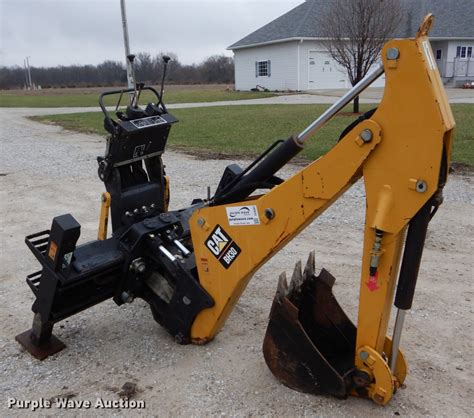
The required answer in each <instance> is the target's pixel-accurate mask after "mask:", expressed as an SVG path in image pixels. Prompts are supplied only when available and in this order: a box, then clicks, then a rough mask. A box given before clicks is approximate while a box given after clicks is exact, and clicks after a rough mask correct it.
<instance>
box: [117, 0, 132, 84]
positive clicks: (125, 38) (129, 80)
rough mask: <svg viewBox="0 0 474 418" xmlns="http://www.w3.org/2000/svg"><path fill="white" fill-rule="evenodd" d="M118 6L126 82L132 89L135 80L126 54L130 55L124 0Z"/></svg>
mask: <svg viewBox="0 0 474 418" xmlns="http://www.w3.org/2000/svg"><path fill="white" fill-rule="evenodd" d="M120 7H121V9H122V27H123V43H124V45H125V62H126V64H127V84H128V88H129V89H133V88H134V87H135V80H134V79H133V72H132V63H131V62H130V60H129V59H128V56H129V55H130V41H129V39H128V26H127V10H126V9H125V0H120Z"/></svg>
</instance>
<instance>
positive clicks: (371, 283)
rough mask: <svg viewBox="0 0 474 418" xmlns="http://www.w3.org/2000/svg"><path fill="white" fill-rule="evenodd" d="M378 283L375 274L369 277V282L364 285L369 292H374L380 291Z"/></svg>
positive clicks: (376, 273)
mask: <svg viewBox="0 0 474 418" xmlns="http://www.w3.org/2000/svg"><path fill="white" fill-rule="evenodd" d="M378 281H379V273H378V272H375V274H374V275H373V276H369V281H368V282H367V283H366V285H367V287H368V288H369V290H370V291H371V292H375V291H376V290H379V289H380V286H379V285H378Z"/></svg>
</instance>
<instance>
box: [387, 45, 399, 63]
mask: <svg viewBox="0 0 474 418" xmlns="http://www.w3.org/2000/svg"><path fill="white" fill-rule="evenodd" d="M398 58H400V51H399V50H398V48H389V49H388V50H387V59H388V60H397V59H398Z"/></svg>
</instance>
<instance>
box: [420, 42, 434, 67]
mask: <svg viewBox="0 0 474 418" xmlns="http://www.w3.org/2000/svg"><path fill="white" fill-rule="evenodd" d="M423 49H424V50H425V55H426V59H427V60H428V64H429V67H430V68H431V69H432V70H434V69H435V68H436V63H435V60H434V58H433V54H432V52H431V48H430V45H429V43H428V41H423Z"/></svg>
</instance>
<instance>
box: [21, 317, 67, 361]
mask: <svg viewBox="0 0 474 418" xmlns="http://www.w3.org/2000/svg"><path fill="white" fill-rule="evenodd" d="M53 326H54V324H53V322H51V321H43V320H42V318H41V314H40V313H36V314H35V316H34V318H33V325H32V327H31V329H29V330H28V331H25V332H23V333H21V334H18V335H17V336H16V337H15V340H17V341H18V342H19V343H20V344H21V345H22V346H23V347H24V348H25V349H26V351H28V352H29V353H30V354H31V355H32V356H33V357H35V358H37V359H38V360H44V359H45V358H46V357H49V356H51V355H53V354H56V353H58V352H59V351H61V350H62V349H63V348H65V347H66V345H65V344H64V343H63V342H62V341H61V340H59V339H58V338H57V337H55V336H54V335H53Z"/></svg>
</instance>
